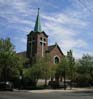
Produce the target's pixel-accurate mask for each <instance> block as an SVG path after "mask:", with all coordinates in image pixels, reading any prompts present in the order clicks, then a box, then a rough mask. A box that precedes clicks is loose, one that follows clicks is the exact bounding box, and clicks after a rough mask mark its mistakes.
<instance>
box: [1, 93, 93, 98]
mask: <svg viewBox="0 0 93 99" xmlns="http://www.w3.org/2000/svg"><path fill="white" fill-rule="evenodd" d="M0 99H93V92H50V93H31V92H0Z"/></svg>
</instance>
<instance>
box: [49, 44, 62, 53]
mask: <svg viewBox="0 0 93 99" xmlns="http://www.w3.org/2000/svg"><path fill="white" fill-rule="evenodd" d="M55 47H57V48H58V49H59V51H60V53H61V54H62V55H64V54H63V52H62V51H61V49H60V47H59V45H58V44H57V43H56V44H54V45H50V46H48V50H47V51H48V52H51V51H52V50H53V49H54V48H55Z"/></svg>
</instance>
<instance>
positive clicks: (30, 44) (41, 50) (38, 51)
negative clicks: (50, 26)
mask: <svg viewBox="0 0 93 99" xmlns="http://www.w3.org/2000/svg"><path fill="white" fill-rule="evenodd" d="M51 39H52V38H51ZM18 54H19V55H22V56H24V57H27V58H28V59H29V60H30V61H31V63H33V62H32V61H33V60H32V58H33V57H44V56H45V55H46V54H49V56H50V57H51V59H50V64H51V65H52V64H58V63H59V62H60V61H61V59H62V57H63V56H64V54H63V52H62V51H61V49H60V47H59V46H58V44H57V43H55V44H54V45H48V35H47V34H46V33H45V32H44V31H42V29H41V22H40V15H39V8H38V13H37V17H36V22H35V26H34V30H33V31H31V32H30V33H29V34H28V35H27V50H26V51H24V52H20V53H18Z"/></svg>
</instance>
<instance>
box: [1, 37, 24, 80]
mask: <svg viewBox="0 0 93 99" xmlns="http://www.w3.org/2000/svg"><path fill="white" fill-rule="evenodd" d="M20 61H21V60H20V57H19V56H18V55H17V54H16V52H15V50H14V45H13V44H12V43H11V41H10V39H9V38H7V39H5V40H4V39H0V69H1V80H4V81H7V80H13V79H14V78H17V77H18V75H19V72H18V66H19V65H20V64H21V63H22V62H20ZM22 64H23V63H22Z"/></svg>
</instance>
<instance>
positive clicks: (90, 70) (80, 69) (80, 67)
mask: <svg viewBox="0 0 93 99" xmlns="http://www.w3.org/2000/svg"><path fill="white" fill-rule="evenodd" d="M76 72H77V76H76V80H77V81H78V82H80V83H89V82H91V81H93V57H92V56H90V55H88V54H87V55H83V57H82V58H81V59H79V60H78V64H77V70H76ZM83 85H84V84H83Z"/></svg>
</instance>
